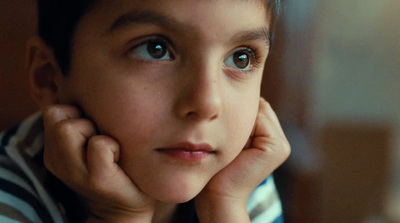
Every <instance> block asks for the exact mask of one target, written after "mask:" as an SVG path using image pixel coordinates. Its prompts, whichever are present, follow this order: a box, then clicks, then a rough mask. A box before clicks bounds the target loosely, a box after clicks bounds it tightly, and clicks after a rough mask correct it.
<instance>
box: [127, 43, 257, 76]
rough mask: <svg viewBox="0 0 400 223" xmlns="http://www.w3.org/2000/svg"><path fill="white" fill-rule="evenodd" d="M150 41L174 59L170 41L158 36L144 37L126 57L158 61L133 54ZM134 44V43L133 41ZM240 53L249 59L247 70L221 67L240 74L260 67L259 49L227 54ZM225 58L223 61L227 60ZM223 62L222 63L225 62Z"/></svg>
mask: <svg viewBox="0 0 400 223" xmlns="http://www.w3.org/2000/svg"><path fill="white" fill-rule="evenodd" d="M151 41H153V42H160V43H162V44H163V45H165V46H166V50H167V53H168V54H169V56H170V57H171V58H170V60H173V59H175V57H174V52H173V50H172V49H173V45H172V43H171V41H170V40H169V39H168V38H167V37H164V36H161V35H158V36H150V37H144V38H141V41H140V42H139V43H137V44H135V45H134V46H132V47H130V48H129V50H128V51H127V53H126V54H127V55H128V56H131V55H133V56H134V57H136V58H139V59H140V61H141V62H144V63H152V62H154V61H159V60H157V59H156V60H151V59H144V58H141V57H140V56H137V55H135V54H134V53H133V51H134V50H137V49H138V48H139V47H141V46H144V45H145V44H149V43H150V42H151ZM135 42H136V41H135ZM240 51H245V52H246V54H247V55H249V57H250V63H249V68H248V69H240V68H233V67H229V66H226V65H225V63H223V67H225V68H228V69H229V70H234V71H235V72H241V73H251V72H253V71H254V70H255V69H257V68H259V67H260V66H261V65H262V62H263V61H262V58H263V56H262V55H260V54H261V53H260V52H259V49H258V48H257V47H250V46H241V47H236V48H235V49H234V50H233V51H231V52H230V53H229V56H228V57H227V58H229V57H231V56H233V55H234V54H235V53H237V52H240ZM227 58H225V60H226V59H227ZM225 60H224V62H225Z"/></svg>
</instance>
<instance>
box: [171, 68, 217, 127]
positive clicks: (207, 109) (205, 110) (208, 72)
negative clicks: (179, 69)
mask: <svg viewBox="0 0 400 223" xmlns="http://www.w3.org/2000/svg"><path fill="white" fill-rule="evenodd" d="M196 67H197V68H194V67H193V66H192V67H191V69H189V71H188V72H186V73H185V74H183V75H185V78H183V81H182V83H181V84H180V90H179V95H178V100H176V104H175V111H176V113H177V115H178V116H179V117H180V118H181V119H189V120H209V121H212V120H215V119H217V118H218V117H219V116H220V114H221V111H222V94H221V93H222V84H223V83H222V82H221V78H222V76H221V75H220V74H219V72H221V71H218V67H215V68H212V66H196Z"/></svg>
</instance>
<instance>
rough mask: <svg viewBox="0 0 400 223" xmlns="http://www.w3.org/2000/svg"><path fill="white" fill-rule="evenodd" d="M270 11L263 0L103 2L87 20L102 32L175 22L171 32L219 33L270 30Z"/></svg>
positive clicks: (135, 0) (129, 0) (95, 7)
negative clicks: (197, 30) (203, 30)
mask: <svg viewBox="0 0 400 223" xmlns="http://www.w3.org/2000/svg"><path fill="white" fill-rule="evenodd" d="M266 9H267V6H266V1H262V0H169V1H159V0H100V1H98V2H97V3H96V4H95V5H94V7H93V8H92V9H91V10H90V11H89V12H88V13H87V14H86V15H85V16H84V18H83V19H85V17H86V18H89V19H88V20H89V22H91V24H89V25H92V26H96V27H98V28H100V29H102V30H116V29H119V28H121V27H122V28H124V27H128V26H129V25H130V23H131V22H132V21H134V22H148V21H149V20H153V21H158V22H160V23H162V24H164V25H167V24H168V22H174V24H169V25H170V26H171V27H170V28H174V27H175V28H179V26H177V25H185V28H188V27H191V28H193V27H196V26H203V28H207V27H208V28H209V29H211V28H212V27H211V26H214V27H217V29H219V30H226V29H228V28H229V27H234V26H237V27H239V26H247V27H249V28H251V27H256V26H259V27H261V26H264V27H265V28H268V27H267V26H268V24H269V17H270V15H268V13H269V11H268V10H266ZM146 20H147V21H146ZM218 26H219V27H218ZM182 28H184V27H182ZM210 31H211V30H210Z"/></svg>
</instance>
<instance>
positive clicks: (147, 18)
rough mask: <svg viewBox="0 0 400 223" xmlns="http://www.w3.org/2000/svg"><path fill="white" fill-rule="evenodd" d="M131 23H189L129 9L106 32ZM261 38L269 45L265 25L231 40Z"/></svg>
mask: <svg viewBox="0 0 400 223" xmlns="http://www.w3.org/2000/svg"><path fill="white" fill-rule="evenodd" d="M132 24H152V25H155V26H161V27H165V28H168V29H172V30H185V29H189V27H190V26H189V25H186V24H184V23H182V22H179V21H177V20H176V19H174V18H172V17H170V16H167V15H164V14H162V13H159V12H156V11H153V10H141V11H131V12H129V13H126V14H124V15H122V16H120V17H118V18H117V19H116V20H115V22H114V23H113V24H112V26H111V27H110V28H109V29H108V31H107V33H112V32H115V31H117V30H121V29H124V28H127V27H129V26H131V25H132ZM257 40H262V41H264V42H265V43H266V45H267V46H269V45H270V40H271V39H270V31H269V30H268V29H267V27H262V28H258V29H254V30H249V31H243V32H239V33H238V34H236V35H235V36H234V37H233V38H232V39H231V41H232V42H248V41H257Z"/></svg>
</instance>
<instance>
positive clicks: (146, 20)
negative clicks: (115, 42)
mask: <svg viewBox="0 0 400 223" xmlns="http://www.w3.org/2000/svg"><path fill="white" fill-rule="evenodd" d="M132 24H153V25H157V26H162V27H167V28H174V27H182V26H184V25H183V24H182V23H180V22H178V21H176V20H175V19H174V18H172V17H169V16H167V15H164V14H161V13H158V12H156V11H151V10H142V11H131V12H129V13H127V14H124V15H122V16H120V17H118V18H117V20H115V22H114V23H113V25H112V26H111V27H110V29H109V30H108V32H109V33H111V32H114V31H116V30H120V29H124V28H126V27H129V26H130V25H132ZM182 28H183V27H182Z"/></svg>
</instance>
